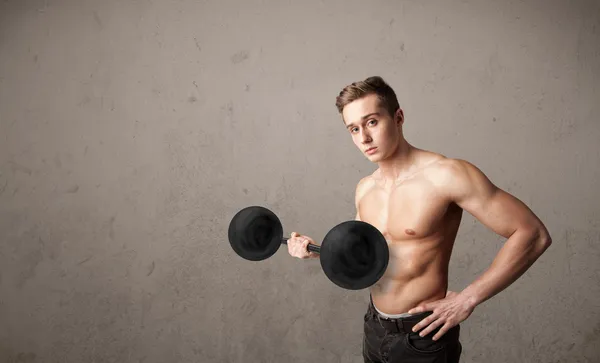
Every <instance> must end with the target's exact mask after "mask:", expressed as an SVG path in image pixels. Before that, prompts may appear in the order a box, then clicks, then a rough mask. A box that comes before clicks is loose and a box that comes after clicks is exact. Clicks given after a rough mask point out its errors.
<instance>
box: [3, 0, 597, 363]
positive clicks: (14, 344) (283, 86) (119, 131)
mask: <svg viewBox="0 0 600 363" xmlns="http://www.w3.org/2000/svg"><path fill="white" fill-rule="evenodd" d="M371 75H381V76H383V77H384V79H386V80H387V81H388V82H389V83H390V84H391V85H392V86H393V87H394V88H395V90H396V92H397V94H398V96H399V99H400V103H401V105H402V107H403V108H404V110H405V116H406V124H405V134H406V137H407V139H408V140H409V142H411V143H413V144H414V145H415V146H418V147H421V148H426V149H430V150H433V151H437V152H440V153H443V154H445V155H447V156H449V157H456V158H463V159H467V160H469V161H471V162H473V163H474V164H476V165H477V166H479V167H480V168H481V169H482V170H483V171H484V172H485V173H486V174H487V175H488V176H489V177H490V178H491V179H492V180H493V181H494V182H495V183H496V184H497V185H499V186H500V187H502V188H504V189H506V190H508V191H510V192H512V193H513V194H514V195H516V196H517V197H519V198H520V199H522V200H523V201H524V202H525V203H527V204H528V205H529V206H530V207H531V208H532V209H533V210H534V211H535V212H536V213H537V214H538V216H539V217H540V218H541V219H542V220H543V221H544V222H545V223H546V225H547V226H548V228H549V230H550V232H551V234H552V236H553V239H554V244H553V245H552V246H551V248H550V249H549V250H548V252H547V253H546V254H545V255H544V256H543V257H542V258H541V259H540V260H539V261H538V262H537V263H536V264H535V265H534V267H533V268H532V269H531V270H530V271H529V272H527V273H526V275H525V276H523V277H522V278H521V279H520V280H518V281H517V282H516V283H515V284H514V285H512V286H511V287H509V288H508V289H507V290H505V291H504V292H502V293H501V294H500V295H498V296H497V297H495V298H493V299H492V300H490V301H488V302H486V303H484V304H483V305H481V306H479V307H478V308H477V309H476V310H475V312H474V313H473V315H472V316H471V317H470V318H469V319H468V320H467V321H465V322H464V323H463V324H462V326H463V328H462V342H463V346H464V351H463V361H464V362H486V363H496V362H498V363H504V362H568V363H575V362H598V361H600V348H599V347H600V306H599V303H598V301H599V298H600V284H599V277H600V269H599V267H598V266H599V264H598V260H599V255H600V245H599V242H600V241H599V240H600V229H599V217H600V208H599V205H600V203H599V202H600V200H599V199H600V198H599V192H598V180H599V177H600V164H599V162H598V160H599V157H600V151H599V148H598V140H599V137H600V127H599V124H598V115H599V114H600V106H599V104H600V88H599V87H598V85H599V84H600V5H599V3H598V2H597V1H587V2H586V1H570V2H567V1H558V0H552V1H542V0H538V1H535V0H527V1H491V0H489V1H478V2H476V1H470V2H469V1H447V0H444V1H442V0H438V1H387V2H385V1H375V2H366V1H328V2H324V1H303V2H300V1H296V2H291V1H237V2H234V1H142V0H140V1H96V2H94V1H89V0H88V1H73V0H72V1H67V0H63V1H59V0H56V1H52V0H46V1H41V0H40V1H33V0H32V1H16V0H6V1H3V2H2V3H1V4H0V361H1V362H60V363H66V362H77V363H79V362H144V363H153V362H157V363H165V362H314V361H319V362H361V357H360V354H361V351H360V349H361V336H362V315H363V313H364V311H365V308H366V303H367V301H368V291H366V290H363V291H345V290H342V289H340V288H337V287H336V286H334V285H333V284H332V283H330V282H329V280H328V279H327V278H326V277H325V275H324V274H323V272H322V270H321V269H320V266H319V263H318V261H316V260H314V261H300V260H297V259H293V258H291V257H290V256H289V255H287V252H286V251H285V250H280V251H279V252H278V253H277V254H276V255H275V256H273V257H272V258H271V259H269V260H267V261H263V262H260V263H250V262H247V261H244V260H242V259H240V258H239V257H238V256H237V255H235V254H234V253H233V251H232V250H231V248H230V246H229V244H228V241H227V233H226V232H227V227H228V223H229V221H230V219H231V217H232V216H233V215H234V214H235V213H236V212H237V211H238V210H239V209H241V208H243V207H245V206H248V205H253V204H258V205H263V206H266V207H269V208H270V209H272V210H273V211H275V212H276V213H277V214H278V216H279V217H280V218H281V220H282V221H283V224H284V230H285V233H286V234H288V233H290V232H291V231H297V232H301V233H304V234H308V235H309V236H312V237H313V238H315V239H317V240H319V239H320V238H322V237H324V235H325V234H326V232H327V231H328V230H329V229H330V228H331V227H332V226H334V225H335V224H337V223H339V222H341V221H344V220H347V219H351V218H353V217H354V212H355V211H354V205H353V197H354V188H355V185H356V183H357V181H358V180H359V179H360V178H361V177H362V176H365V175H367V174H368V173H370V172H372V171H373V170H374V168H375V165H373V164H370V163H369V162H368V161H367V160H366V159H365V158H364V157H363V156H362V155H361V154H360V153H359V152H358V151H357V150H356V149H355V147H354V145H353V144H352V141H351V139H350V136H349V135H348V134H347V133H346V132H345V130H344V128H343V126H342V123H341V121H340V118H339V116H338V114H337V112H336V110H335V107H334V102H335V96H336V95H337V93H338V92H339V91H340V89H341V88H342V87H343V86H345V85H346V84H348V83H350V82H352V81H356V80H360V79H364V78H366V77H368V76H371ZM501 245H502V239H501V238H498V237H497V236H495V235H493V234H492V233H491V232H490V231H488V230H487V229H485V228H484V227H482V226H481V225H480V224H478V222H477V221H476V220H474V219H473V218H472V217H471V216H470V215H468V214H467V215H466V216H465V218H464V220H463V222H462V226H461V230H460V232H459V235H458V240H457V244H456V248H455V253H454V255H453V258H452V261H451V269H450V279H451V281H450V288H451V289H453V290H460V289H462V288H464V287H465V286H466V285H468V284H469V283H470V282H471V281H472V280H473V279H475V278H476V277H477V276H478V275H479V274H480V273H482V272H483V271H484V269H486V268H487V267H488V266H489V264H490V263H491V261H492V259H493V258H494V256H495V253H496V252H497V251H498V250H499V248H500V247H501Z"/></svg>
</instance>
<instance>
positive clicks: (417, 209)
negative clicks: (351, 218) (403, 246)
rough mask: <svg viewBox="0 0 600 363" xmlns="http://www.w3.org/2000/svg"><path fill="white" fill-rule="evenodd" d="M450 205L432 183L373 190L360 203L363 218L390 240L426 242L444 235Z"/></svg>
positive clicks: (361, 217) (375, 188) (373, 188)
mask: <svg viewBox="0 0 600 363" xmlns="http://www.w3.org/2000/svg"><path fill="white" fill-rule="evenodd" d="M448 206H449V204H448V202H447V200H446V199H445V198H443V197H442V196H440V195H439V193H438V192H437V191H436V190H435V188H434V187H433V186H431V185H429V184H419V183H414V184H406V185H401V186H395V187H393V188H381V187H377V186H374V187H372V188H370V190H368V191H367V192H366V193H365V194H364V195H363V196H362V197H361V199H360V201H359V206H358V208H359V214H360V219H361V220H363V221H365V222H367V223H370V224H372V225H373V226H375V227H376V228H377V229H379V231H381V233H382V234H383V236H384V237H385V238H386V240H388V241H393V242H398V241H403V240H415V239H425V238H428V237H432V236H434V235H436V234H440V233H443V231H444V227H445V222H446V220H447V211H448Z"/></svg>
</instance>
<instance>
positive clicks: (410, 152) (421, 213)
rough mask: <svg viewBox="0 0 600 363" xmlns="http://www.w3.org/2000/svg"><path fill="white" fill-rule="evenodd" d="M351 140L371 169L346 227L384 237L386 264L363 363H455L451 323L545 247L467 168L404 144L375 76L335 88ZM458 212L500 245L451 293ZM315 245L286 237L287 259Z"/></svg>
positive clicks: (546, 241)
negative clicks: (369, 228) (367, 227)
mask: <svg viewBox="0 0 600 363" xmlns="http://www.w3.org/2000/svg"><path fill="white" fill-rule="evenodd" d="M336 106H337V108H338V110H339V112H340V114H341V116H342V121H343V122H344V124H345V126H346V129H347V131H348V133H349V134H350V135H351V137H352V141H353V142H354V144H355V145H356V147H358V149H359V150H360V152H361V153H363V154H364V155H365V157H366V158H367V159H369V160H370V161H372V162H373V163H376V164H377V165H378V169H377V170H376V171H375V172H374V173H373V174H372V175H369V176H366V177H365V178H363V179H362V180H360V182H359V183H358V185H357V187H356V195H355V203H356V220H361V221H365V222H368V223H370V224H372V225H373V226H375V227H376V228H377V229H378V230H379V231H380V232H381V233H382V234H383V236H384V237H385V238H386V240H387V242H388V246H389V251H390V261H389V265H388V268H387V270H386V272H385V274H384V275H383V277H382V278H381V279H380V280H379V281H378V282H377V283H376V284H375V285H374V286H372V287H370V303H369V306H368V309H367V312H366V314H365V316H364V320H365V322H364V338H363V347H362V349H363V357H364V361H365V362H390V363H391V362H458V361H459V358H460V355H461V351H462V345H461V343H460V341H459V335H460V334H459V332H460V323H461V322H463V321H464V320H465V319H467V318H468V317H469V316H470V315H471V313H472V312H473V310H474V309H475V307H476V306H477V305H479V304H481V303H483V302H484V301H486V300H488V299H489V298H491V297H492V296H494V295H496V294H498V293H499V292H500V291H502V290H504V289H505V288H506V287H508V286H509V285H510V284H511V283H513V282H514V281H515V280H516V279H517V278H519V277H520V276H521V275H522V274H523V273H524V272H525V271H526V270H527V269H528V268H529V267H530V266H531V265H532V264H533V263H534V262H535V261H536V260H537V258H538V257H540V255H541V254H542V253H543V252H544V251H545V250H546V249H547V248H548V247H549V246H550V244H551V238H550V235H549V233H548V231H547V229H546V227H545V226H544V224H543V223H542V222H541V221H540V220H539V218H538V217H537V216H536V215H535V214H534V213H533V212H532V211H531V210H530V209H529V208H528V207H527V206H526V205H525V204H523V203H522V202H521V201H520V200H519V199H517V198H516V197H514V196H512V195H510V194H509V193H507V192H505V191H503V190H502V189H499V188H498V187H497V186H495V185H494V184H493V183H492V182H491V181H490V180H489V179H488V178H487V177H486V175H485V174H483V172H482V171H480V170H479V169H478V168H477V167H476V166H474V165H472V164H471V163H469V162H467V161H464V160H459V159H451V158H447V157H445V156H443V155H440V154H437V153H434V152H430V151H426V150H422V149H419V148H416V147H414V146H413V145H411V144H410V143H408V142H407V141H406V140H405V139H404V136H403V132H402V126H403V123H404V114H403V111H402V109H401V108H400V106H399V104H398V100H397V98H396V94H395V93H394V91H393V90H392V88H391V87H390V86H389V85H388V84H386V83H385V81H384V80H383V79H382V78H381V77H370V78H367V79H365V80H364V81H361V82H355V83H352V84H351V85H348V86H347V87H345V88H344V89H343V90H342V91H341V92H340V94H339V96H338V97H337V100H336ZM463 210H466V211H467V212H468V213H470V214H471V215H473V216H474V217H475V218H476V219H477V220H479V221H480V222H481V223H482V224H483V225H485V226H486V227H488V228H489V229H491V230H492V231H494V232H495V233H497V234H499V235H501V236H503V237H505V238H506V239H507V240H506V242H505V243H504V246H503V247H502V249H501V250H500V251H499V252H498V254H497V255H496V257H495V259H494V260H493V262H492V264H491V266H490V267H489V268H488V269H487V270H486V271H485V272H484V273H483V274H482V275H481V276H479V277H478V278H477V279H475V280H474V281H473V282H472V283H471V284H470V285H468V286H467V287H466V288H465V289H464V290H462V291H461V292H458V293H457V292H451V291H447V289H448V265H449V261H450V255H451V253H452V249H453V246H454V240H455V238H456V235H457V232H458V228H459V225H460V222H461V217H462V213H463ZM308 243H313V244H316V243H315V241H314V240H313V239H312V238H310V237H308V236H304V235H301V234H298V233H296V232H292V235H291V238H290V239H289V240H288V242H287V246H288V252H289V253H290V255H292V256H294V257H298V258H302V259H306V258H316V257H318V255H317V254H314V253H312V252H311V253H309V252H307V250H306V246H307V244H308Z"/></svg>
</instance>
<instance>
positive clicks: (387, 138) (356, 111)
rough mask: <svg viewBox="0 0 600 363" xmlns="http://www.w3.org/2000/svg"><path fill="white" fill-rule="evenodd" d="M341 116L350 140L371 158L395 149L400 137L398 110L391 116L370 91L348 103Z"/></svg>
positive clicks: (379, 158)
mask: <svg viewBox="0 0 600 363" xmlns="http://www.w3.org/2000/svg"><path fill="white" fill-rule="evenodd" d="M342 117H343V120H344V123H345V124H346V129H347V130H348V132H349V133H350V135H352V141H353V142H354V144H355V145H356V147H358V149H359V150H360V151H361V152H362V153H363V154H364V155H365V156H366V157H367V159H369V160H370V161H372V162H374V163H376V162H378V161H380V160H384V159H386V158H387V157H389V156H391V155H392V154H393V153H394V152H395V151H396V149H397V147H398V145H399V141H400V138H401V137H402V132H401V130H400V126H401V125H402V121H403V118H402V117H403V115H402V111H401V110H398V112H397V113H396V117H395V118H394V117H392V116H391V115H390V114H389V113H388V111H387V110H386V109H385V108H384V107H382V106H381V105H380V101H379V99H378V98H377V95H375V94H371V95H367V96H365V97H362V98H360V99H358V100H356V101H353V102H351V103H349V104H347V105H346V106H345V107H344V109H343V111H342Z"/></svg>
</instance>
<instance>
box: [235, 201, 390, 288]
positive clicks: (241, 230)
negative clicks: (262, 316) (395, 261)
mask: <svg viewBox="0 0 600 363" xmlns="http://www.w3.org/2000/svg"><path fill="white" fill-rule="evenodd" d="M228 235H229V243H230V244H231V247H232V248H233V250H234V251H235V252H236V253H237V254H238V255H239V256H241V257H242V258H244V259H246V260H250V261H261V260H264V259H267V258H269V257H271V256H272V255H274V254H275V252H277V250H278V249H279V246H281V245H282V244H287V240H288V238H283V227H282V225H281V222H280V221H279V218H277V216H276V215H275V213H273V212H272V211H270V210H269V209H267V208H264V207H260V206H251V207H246V208H244V209H242V210H241V211H239V212H238V213H237V214H236V215H235V216H234V217H233V219H232V220H231V223H230V224H229V231H228ZM308 250H309V251H311V252H316V253H318V254H319V260H320V262H321V267H322V268H323V271H324V272H325V275H327V277H328V278H329V279H330V280H331V281H333V283H335V284H336V285H338V286H340V287H342V288H345V289H349V290H360V289H364V288H367V287H369V286H372V285H373V284H375V283H376V282H377V281H379V279H380V278H381V276H383V274H384V273H385V270H386V268H387V265H388V261H389V250H388V245H387V242H386V240H385V238H384V237H383V235H382V234H381V232H379V230H378V229H377V228H375V227H374V226H373V225H371V224H369V223H366V222H362V221H353V220H352V221H346V222H342V223H340V224H338V225H337V226H335V227H333V228H332V229H331V230H330V231H329V232H328V233H327V235H326V236H325V238H324V239H323V242H321V246H317V245H314V244H309V245H308Z"/></svg>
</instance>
